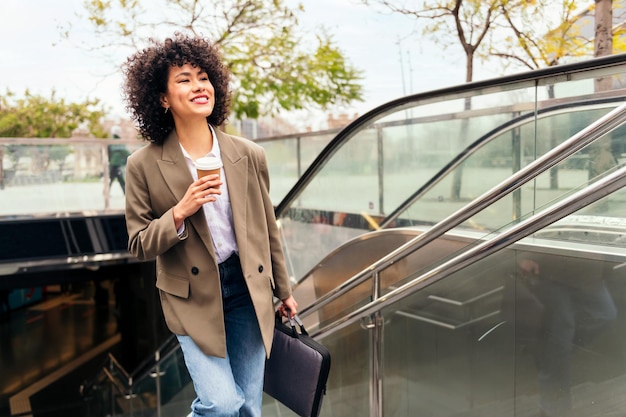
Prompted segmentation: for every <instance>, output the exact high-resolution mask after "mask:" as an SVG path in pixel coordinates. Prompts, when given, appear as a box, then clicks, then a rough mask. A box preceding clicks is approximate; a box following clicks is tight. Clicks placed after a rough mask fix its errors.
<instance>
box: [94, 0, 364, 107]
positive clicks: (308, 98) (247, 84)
mask: <svg viewBox="0 0 626 417" xmlns="http://www.w3.org/2000/svg"><path fill="white" fill-rule="evenodd" d="M84 9H85V11H86V13H87V21H88V22H90V23H91V24H92V26H93V29H94V31H95V33H96V35H97V36H96V39H98V40H99V41H101V43H100V44H99V45H87V46H88V47H89V48H90V49H98V48H100V49H106V50H119V48H120V47H125V48H126V50H127V51H128V53H129V54H130V53H131V52H132V51H133V50H137V49H140V48H141V47H142V45H145V41H146V40H147V39H148V38H151V37H153V38H157V39H161V38H163V37H166V36H171V35H172V34H173V33H174V32H175V31H179V32H187V33H191V34H194V35H201V36H205V37H208V38H209V39H211V40H212V41H213V42H214V43H215V44H217V45H218V46H219V47H220V48H221V50H222V52H223V56H224V59H225V61H226V63H227V64H228V65H229V67H230V70H231V72H232V74H233V103H232V110H233V111H234V113H235V114H236V115H237V116H238V117H241V116H244V115H245V116H247V117H250V118H257V117H259V116H262V115H268V114H276V113H278V112H279V111H281V110H293V109H302V108H307V107H313V108H320V109H327V108H329V107H330V106H333V105H336V104H348V103H350V102H353V101H361V100H362V99H363V88H362V86H361V84H360V81H361V79H362V74H361V72H360V71H359V70H357V69H355V68H354V67H353V66H352V65H351V64H350V63H349V62H348V61H347V60H346V59H345V57H344V56H343V54H342V53H341V51H340V50H339V49H338V48H337V47H336V46H335V45H334V43H333V40H332V39H331V37H330V36H328V35H326V34H321V35H319V36H317V37H313V38H310V37H306V36H305V34H299V33H297V28H298V19H297V17H296V13H299V12H302V11H303V8H302V6H301V5H299V6H298V7H297V8H296V9H295V10H294V9H291V8H289V7H287V6H286V5H285V4H284V1H283V0H212V1H211V0H208V1H204V2H198V1H197V0H161V1H159V2H156V1H154V0H152V1H148V0H143V1H142V0H133V1H130V0H109V1H102V0H85V1H84Z"/></svg>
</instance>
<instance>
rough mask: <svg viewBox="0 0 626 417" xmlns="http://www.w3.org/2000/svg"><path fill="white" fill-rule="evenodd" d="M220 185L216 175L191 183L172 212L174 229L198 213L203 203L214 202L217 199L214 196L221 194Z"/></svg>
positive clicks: (220, 182)
mask: <svg viewBox="0 0 626 417" xmlns="http://www.w3.org/2000/svg"><path fill="white" fill-rule="evenodd" d="M221 185H222V181H220V180H219V175H216V174H214V175H206V176H204V177H201V178H200V179H198V180H197V181H195V182H192V183H191V185H189V188H187V191H186V192H185V195H184V196H183V198H182V199H181V200H180V201H179V202H178V203H177V204H176V205H175V206H174V209H173V210H172V212H173V214H174V224H175V225H176V228H177V229H179V228H180V227H181V226H182V225H183V221H184V220H185V219H186V218H187V217H189V216H191V215H193V214H194V213H195V212H196V211H198V210H199V209H200V207H202V205H203V204H204V203H209V202H213V201H215V200H216V199H217V197H216V195H219V194H222V191H220V189H219V187H220V186H221Z"/></svg>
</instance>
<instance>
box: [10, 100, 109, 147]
mask: <svg viewBox="0 0 626 417" xmlns="http://www.w3.org/2000/svg"><path fill="white" fill-rule="evenodd" d="M104 113H105V112H104V109H103V108H102V106H100V102H99V100H97V99H94V100H85V101H84V102H82V103H67V102H66V101H65V100H64V99H58V98H57V97H56V92H55V91H52V92H51V94H50V97H49V98H48V97H43V96H40V95H34V94H31V93H30V92H29V91H28V90H26V91H25V92H24V98H17V96H16V95H15V93H13V92H11V91H9V90H7V91H6V93H5V94H4V95H2V96H0V137H24V138H69V137H70V136H72V132H73V131H74V129H76V128H77V127H78V126H80V125H86V126H87V128H88V129H89V131H90V132H91V134H93V135H94V136H95V137H106V136H107V134H106V132H105V131H104V128H103V127H102V125H101V124H100V121H101V119H102V117H103V116H104Z"/></svg>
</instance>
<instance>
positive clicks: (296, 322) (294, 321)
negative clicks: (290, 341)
mask: <svg viewBox="0 0 626 417" xmlns="http://www.w3.org/2000/svg"><path fill="white" fill-rule="evenodd" d="M286 310H287V318H288V320H289V325H290V326H291V331H292V336H293V337H298V336H299V335H301V334H303V335H305V336H308V335H309V332H307V331H306V329H305V328H304V323H302V320H300V316H298V315H297V314H294V315H293V317H291V315H289V312H290V311H289V309H286ZM276 322H277V323H282V316H281V315H280V313H279V312H278V311H277V312H276ZM298 327H299V328H300V332H299V333H298V329H297V328H298Z"/></svg>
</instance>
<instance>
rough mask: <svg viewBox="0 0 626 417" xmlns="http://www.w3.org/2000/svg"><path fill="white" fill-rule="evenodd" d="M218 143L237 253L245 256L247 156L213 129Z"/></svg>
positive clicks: (231, 141)
mask: <svg viewBox="0 0 626 417" xmlns="http://www.w3.org/2000/svg"><path fill="white" fill-rule="evenodd" d="M215 134H216V135H217V140H218V141H219V144H220V152H221V156H222V163H223V164H224V173H225V175H226V181H227V182H226V185H227V186H228V196H229V197H230V207H231V210H232V212H233V223H234V228H235V237H236V238H237V247H238V249H239V253H240V254H241V255H243V256H245V253H246V249H247V247H246V245H247V243H248V242H247V238H246V236H247V230H246V226H247V223H246V219H247V210H246V208H247V207H248V201H247V199H248V193H247V189H248V187H247V185H248V156H247V155H243V154H242V153H241V152H240V151H239V149H237V146H236V144H235V142H234V141H233V139H231V138H230V137H229V136H228V135H226V134H225V133H224V132H222V131H221V130H218V129H217V128H216V129H215Z"/></svg>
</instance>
